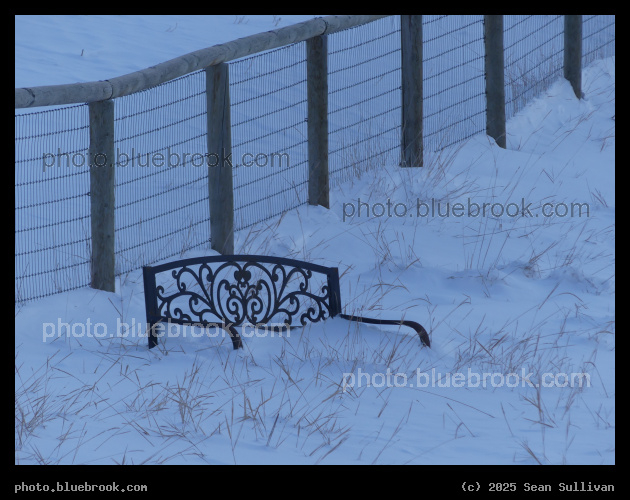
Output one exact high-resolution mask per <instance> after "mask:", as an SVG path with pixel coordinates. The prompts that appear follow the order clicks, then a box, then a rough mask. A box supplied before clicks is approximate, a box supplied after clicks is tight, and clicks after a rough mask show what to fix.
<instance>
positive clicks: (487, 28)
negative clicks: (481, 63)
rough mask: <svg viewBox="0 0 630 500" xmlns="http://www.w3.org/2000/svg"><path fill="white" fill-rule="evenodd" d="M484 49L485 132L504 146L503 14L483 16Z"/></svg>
mask: <svg viewBox="0 0 630 500" xmlns="http://www.w3.org/2000/svg"><path fill="white" fill-rule="evenodd" d="M483 39H484V45H485V49H486V55H485V73H486V133H487V134H488V135H489V136H490V137H492V138H493V139H494V140H495V141H496V142H497V145H498V146H500V147H502V148H505V85H504V81H505V73H504V60H503V57H504V56H503V16H483Z"/></svg>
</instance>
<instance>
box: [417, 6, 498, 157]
mask: <svg viewBox="0 0 630 500" xmlns="http://www.w3.org/2000/svg"><path fill="white" fill-rule="evenodd" d="M422 37H423V42H422V44H423V48H422V50H423V58H422V59H423V64H422V71H423V75H422V78H423V80H424V82H423V83H424V96H423V106H424V120H423V128H424V133H423V135H424V149H425V151H437V150H441V149H444V148H446V147H448V146H451V145H453V144H456V143H458V142H461V141H463V140H465V139H468V138H469V137H472V136H473V135H475V134H478V133H480V132H483V131H484V130H485V129H486V115H485V111H486V96H485V79H484V41H483V16H472V15H466V16H464V15H460V16H423V22H422Z"/></svg>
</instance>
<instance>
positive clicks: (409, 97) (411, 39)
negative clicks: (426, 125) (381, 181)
mask: <svg viewBox="0 0 630 500" xmlns="http://www.w3.org/2000/svg"><path fill="white" fill-rule="evenodd" d="M400 52H401V59H402V60H401V83H402V143H401V153H402V155H401V156H402V158H401V166H403V167H422V166H423V157H422V153H423V151H422V16H419V15H414V16H410V15H403V16H400Z"/></svg>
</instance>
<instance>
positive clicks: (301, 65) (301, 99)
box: [229, 42, 308, 231]
mask: <svg viewBox="0 0 630 500" xmlns="http://www.w3.org/2000/svg"><path fill="white" fill-rule="evenodd" d="M305 47H306V43H305V42H301V43H295V44H292V45H289V46H286V47H281V48H279V49H275V50H272V51H269V52H264V53H262V54H257V55H254V56H250V57H247V58H243V59H240V60H237V61H234V62H232V63H230V66H229V68H230V110H231V112H230V115H231V117H230V119H231V124H232V132H231V133H232V166H233V175H234V179H233V186H234V229H235V231H238V230H240V229H244V228H246V227H249V226H251V225H253V224H256V223H257V222H261V221H264V220H267V219H270V218H272V217H275V216H277V215H280V214H281V213H283V212H286V211H287V210H291V209H293V208H295V207H297V206H299V205H303V204H305V203H307V202H308V199H307V174H308V163H307V162H308V141H307V122H306V117H307V107H306V106H307V103H306V48H305Z"/></svg>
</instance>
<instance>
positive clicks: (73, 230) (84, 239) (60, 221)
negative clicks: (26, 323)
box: [15, 104, 91, 302]
mask: <svg viewBox="0 0 630 500" xmlns="http://www.w3.org/2000/svg"><path fill="white" fill-rule="evenodd" d="M88 148H89V113H88V106H87V105H84V104H83V105H78V106H69V107H64V108H59V109H50V110H45V111H37V112H34V113H28V114H18V115H16V116H15V300H16V302H21V301H24V300H29V299H37V298H41V297H46V296H48V295H53V294H55V293H59V292H63V291H67V290H73V289H76V288H80V287H84V286H87V285H89V284H90V242H91V229H90V197H89V191H90V175H89V169H88V168H87V164H86V161H87V157H88Z"/></svg>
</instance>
